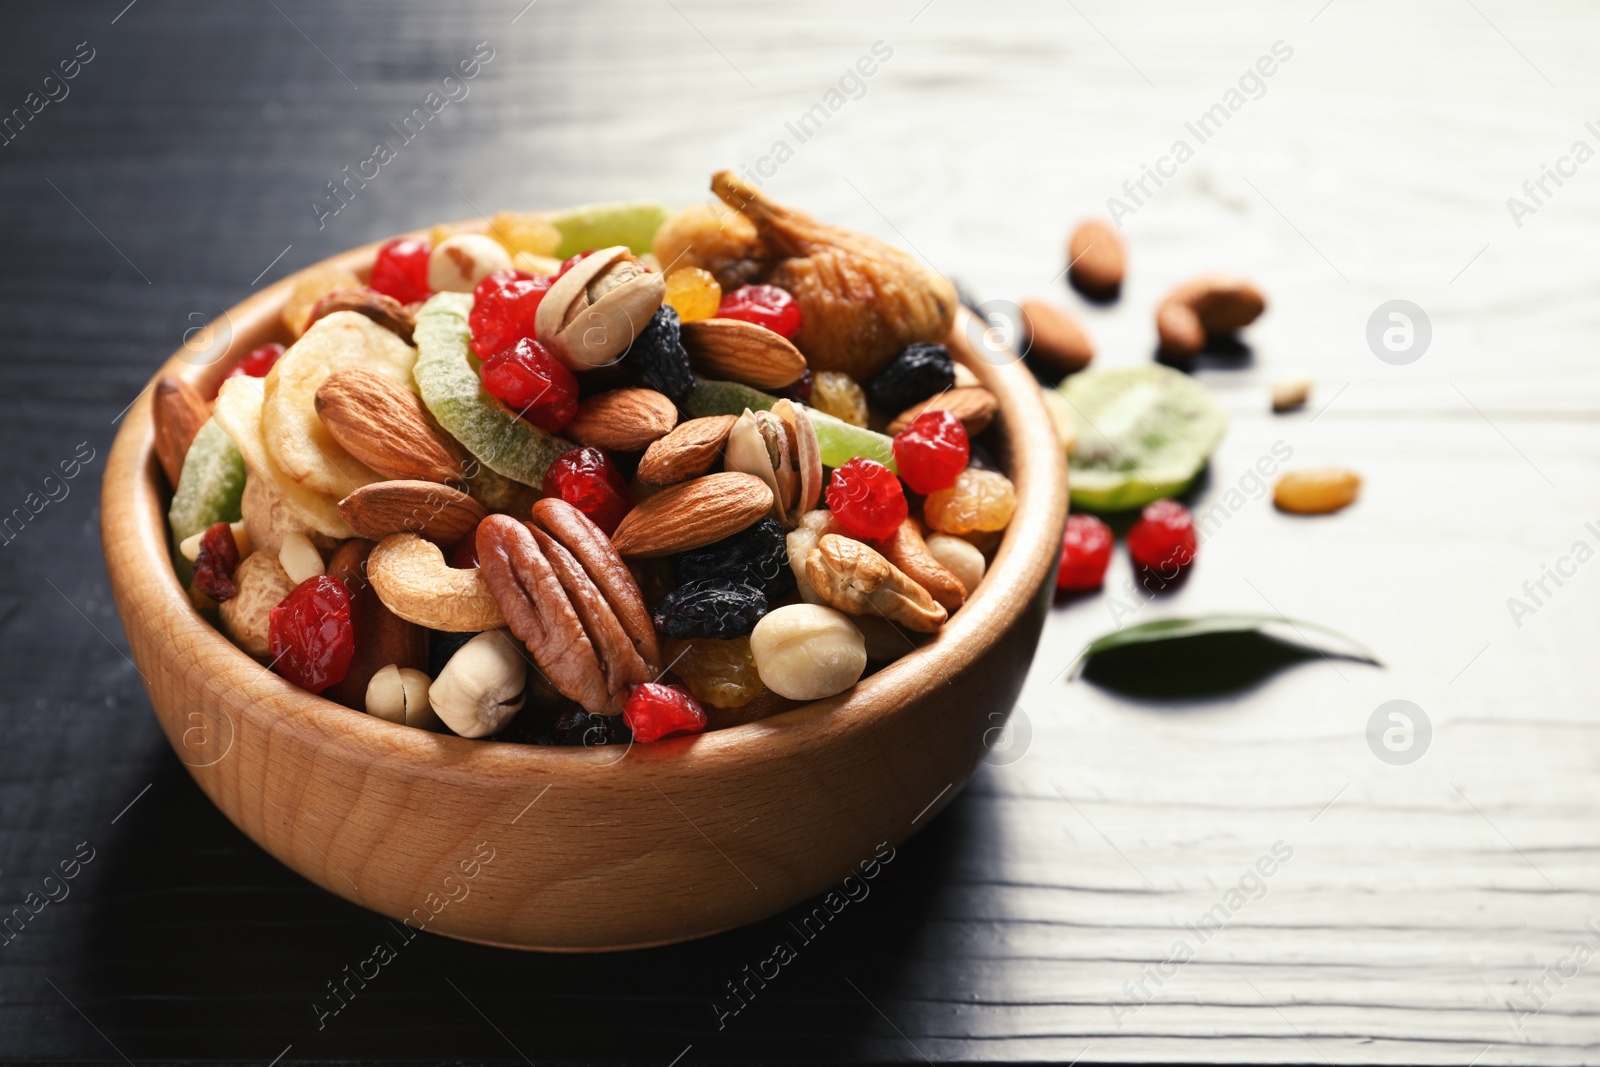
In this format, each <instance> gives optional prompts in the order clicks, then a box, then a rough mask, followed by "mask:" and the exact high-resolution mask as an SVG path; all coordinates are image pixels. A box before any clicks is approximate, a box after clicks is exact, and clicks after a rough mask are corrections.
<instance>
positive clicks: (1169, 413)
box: [1060, 364, 1228, 511]
mask: <svg viewBox="0 0 1600 1067" xmlns="http://www.w3.org/2000/svg"><path fill="white" fill-rule="evenodd" d="M1060 390H1061V395H1062V396H1063V397H1064V398H1065V399H1066V401H1067V403H1068V405H1069V406H1070V407H1071V408H1072V418H1073V421H1074V422H1075V423H1076V424H1077V429H1078V445H1077V448H1076V449H1075V450H1074V451H1073V453H1072V458H1071V461H1070V464H1069V470H1068V482H1069V486H1070V489H1071V495H1072V503H1073V504H1074V506H1076V507H1081V508H1087V509H1088V510H1091V511H1121V510H1124V509H1126V508H1136V507H1142V506H1144V505H1145V504H1148V503H1150V502H1151V501H1153V500H1160V499H1161V498H1162V497H1168V496H1174V495H1176V494H1178V493H1181V492H1183V491H1184V490H1185V489H1187V488H1188V487H1189V485H1190V483H1192V482H1193V481H1194V479H1195V475H1197V474H1199V473H1200V469H1201V468H1202V467H1204V466H1205V465H1206V461H1207V460H1208V459H1209V458H1210V457H1211V453H1212V451H1213V450H1214V449H1215V448H1216V447H1217V445H1218V444H1219V443H1220V442H1221V441H1222V437H1223V435H1224V434H1225V433H1227V431H1228V417H1227V415H1225V414H1224V413H1223V412H1222V409H1220V408H1219V407H1217V405H1216V402H1215V401H1214V400H1212V399H1211V394H1210V393H1209V392H1207V390H1206V388H1205V386H1203V385H1201V384H1200V383H1199V382H1197V381H1195V380H1194V379H1193V378H1191V377H1189V376H1188V375H1187V374H1182V373H1180V372H1178V371H1175V370H1172V369H1171V368H1169V367H1163V366H1161V365H1159V364H1150V365H1147V366H1142V367H1105V368H1091V369H1089V370H1085V371H1080V372H1079V373H1077V374H1074V375H1072V376H1071V377H1070V378H1068V379H1067V380H1066V381H1065V382H1063V383H1062V384H1061V387H1060Z"/></svg>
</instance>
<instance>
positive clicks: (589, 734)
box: [534, 708, 633, 748]
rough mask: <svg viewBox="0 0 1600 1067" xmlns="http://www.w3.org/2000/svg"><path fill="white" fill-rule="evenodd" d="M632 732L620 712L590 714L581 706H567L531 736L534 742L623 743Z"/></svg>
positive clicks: (589, 745) (543, 743)
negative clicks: (541, 731) (546, 728)
mask: <svg viewBox="0 0 1600 1067" xmlns="http://www.w3.org/2000/svg"><path fill="white" fill-rule="evenodd" d="M632 740H633V733H632V732H631V731H630V730H629V729H628V724H627V723H625V722H623V721H622V716H621V715H609V716H608V715H590V714H589V713H588V712H587V711H584V710H583V709H582V708H570V709H568V710H567V711H564V712H562V713H561V714H560V715H559V716H557V717H556V721H555V724H554V725H553V726H551V727H550V730H549V732H547V733H545V734H543V735H542V736H540V737H538V738H536V739H535V740H534V744H538V745H583V746H584V747H585V748H593V747H595V746H597V745H625V744H627V743H628V742H629V741H632Z"/></svg>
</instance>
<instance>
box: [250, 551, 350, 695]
mask: <svg viewBox="0 0 1600 1067" xmlns="http://www.w3.org/2000/svg"><path fill="white" fill-rule="evenodd" d="M267 635H268V638H267V639H268V645H269V648H270V649H271V652H272V662H273V666H274V667H275V668H276V669H277V672H278V673H279V674H281V675H283V676H284V677H285V678H287V679H288V680H289V681H291V682H293V683H294V684H295V685H298V686H299V687H300V688H301V689H304V690H306V691H307V692H308V693H320V692H322V691H323V690H324V689H326V688H328V686H330V685H333V684H334V683H335V682H339V681H343V680H344V675H345V672H346V671H348V670H349V669H350V657H351V656H353V655H354V654H355V650H356V641H355V633H354V631H353V630H352V629H351V627H350V591H349V590H348V589H346V588H345V586H344V583H343V582H341V581H339V579H337V578H330V577H329V576H328V575H326V574H318V575H316V576H315V577H312V578H307V579H306V580H305V581H303V582H301V583H300V584H299V585H297V586H295V587H294V591H293V592H292V593H290V594H289V595H288V596H286V597H284V598H283V601H282V602H281V603H280V604H279V605H278V606H277V607H275V608H273V609H272V617H271V621H270V622H269V624H268V630H267Z"/></svg>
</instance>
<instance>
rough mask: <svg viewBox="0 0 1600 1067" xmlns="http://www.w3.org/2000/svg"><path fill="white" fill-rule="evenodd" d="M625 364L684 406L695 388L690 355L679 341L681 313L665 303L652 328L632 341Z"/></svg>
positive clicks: (645, 330) (658, 390) (649, 384)
mask: <svg viewBox="0 0 1600 1067" xmlns="http://www.w3.org/2000/svg"><path fill="white" fill-rule="evenodd" d="M624 362H625V363H626V364H627V365H628V366H629V367H631V368H632V369H633V372H634V373H636V374H637V375H639V377H640V379H641V380H642V381H643V382H644V384H645V385H647V386H649V387H650V388H651V389H654V390H655V391H656V392H658V393H661V394H663V395H665V396H666V397H668V398H669V399H670V400H671V401H672V402H673V403H674V404H681V403H683V401H684V400H685V398H687V397H688V395H689V393H690V392H691V391H693V389H694V371H693V370H692V369H691V368H690V367H689V353H688V352H686V351H684V348H683V343H682V342H681V341H680V340H679V339H678V313H677V312H676V311H674V310H673V309H672V307H671V306H670V305H667V304H662V305H661V307H660V309H659V310H657V311H656V313H655V317H654V318H652V319H651V320H650V325H648V326H646V327H645V328H644V329H643V330H641V331H640V333H639V336H638V337H635V338H634V339H633V344H632V346H631V347H629V349H628V351H627V354H626V357H625V360H624Z"/></svg>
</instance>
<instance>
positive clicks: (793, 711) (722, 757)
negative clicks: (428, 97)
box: [101, 218, 1067, 781]
mask: <svg viewBox="0 0 1600 1067" xmlns="http://www.w3.org/2000/svg"><path fill="white" fill-rule="evenodd" d="M488 225H489V221H488V220H487V219H486V218H477V219H470V220H464V221H458V222H453V223H447V224H442V225H440V226H435V227H429V228H426V229H418V230H412V231H409V232H406V233H402V234H397V235H394V236H392V237H386V238H382V239H380V240H377V241H372V242H369V243H367V244H365V245H361V246H359V247H356V248H352V249H350V250H347V251H345V252H341V253H338V254H336V255H333V256H329V257H327V258H325V259H322V260H319V261H317V262H315V263H312V264H310V265H308V266H306V267H304V268H302V269H300V270H298V271H295V272H293V273H291V274H288V275H286V276H284V277H283V278H280V279H278V280H277V281H275V282H273V283H272V284H270V285H269V286H267V287H266V288H264V289H262V290H261V291H259V292H257V293H254V294H252V295H251V296H249V297H247V298H246V299H244V300H242V301H240V302H239V303H237V304H235V305H233V306H232V307H230V308H228V309H226V310H225V311H224V318H225V320H226V322H225V325H226V326H227V328H228V331H229V334H228V343H227V346H226V348H225V349H224V351H223V352H222V354H221V355H219V356H217V357H215V358H214V359H212V360H210V361H208V362H206V363H204V364H196V363H194V362H191V361H190V360H189V359H186V358H185V357H186V355H187V354H188V352H187V349H185V348H179V349H178V351H177V352H176V353H174V355H173V356H172V357H171V358H170V359H168V360H167V361H166V362H165V363H164V364H163V365H162V366H161V367H160V368H159V369H158V370H157V371H156V373H155V374H154V375H152V377H151V378H150V380H149V382H148V383H146V385H145V388H144V390H143V393H142V394H141V396H140V397H139V399H138V400H137V401H136V402H135V404H134V405H133V406H132V407H131V408H130V409H129V411H128V413H127V414H126V415H125V416H124V420H123V425H122V427H121V429H120V430H119V432H118V434H117V437H116V440H115V441H114V443H113V445H112V450H111V455H110V457H109V458H108V461H107V465H106V470H105V474H104V475H103V478H102V486H101V504H102V506H101V525H102V534H103V538H104V543H105V555H106V563H107V568H108V570H109V571H110V572H111V576H112V579H113V585H114V586H115V587H117V588H118V590H119V592H120V591H121V588H122V587H123V586H124V585H127V586H129V587H130V589H131V592H130V593H129V598H130V602H128V603H124V601H123V597H121V596H119V597H118V602H119V609H120V610H121V611H122V613H123V615H124V620H123V621H124V625H126V626H138V625H147V624H148V620H149V619H151V618H158V619H160V620H161V626H162V629H163V631H164V636H165V637H166V638H167V640H166V641H164V642H163V644H164V646H165V648H166V649H167V650H168V652H167V653H165V654H163V658H165V657H168V656H174V655H176V656H183V657H186V658H189V659H192V660H194V661H195V665H196V666H200V667H202V668H203V669H205V670H206V672H207V673H208V674H211V675H213V676H216V677H218V678H219V680H221V681H224V682H226V683H228V687H229V688H233V687H237V688H239V689H241V690H242V691H243V696H244V697H245V698H246V703H247V707H248V709H249V713H250V714H259V713H261V709H270V710H268V711H267V712H266V714H269V715H271V721H270V722H269V723H264V724H263V725H266V726H268V728H269V729H270V730H271V731H272V732H273V733H277V732H279V731H283V730H291V731H295V732H297V733H305V734H307V735H315V736H316V737H317V738H321V739H328V738H330V737H342V738H344V739H346V740H348V741H349V742H351V743H353V744H356V745H359V746H362V747H365V748H367V749H369V750H370V751H369V753H368V754H369V755H370V756H375V757H382V758H386V759H410V760H415V761H417V769H418V770H419V771H421V770H424V769H426V770H427V771H428V772H429V773H431V774H439V773H441V772H443V773H445V774H447V775H448V774H453V773H460V774H463V775H465V776H466V778H467V779H471V778H475V777H476V776H477V775H479V774H481V773H483V772H484V771H485V770H497V771H503V772H509V773H511V774H514V775H516V776H518V777H521V776H523V775H529V776H538V775H541V774H551V773H554V772H560V773H562V774H564V775H566V776H568V777H569V779H570V778H572V777H573V776H578V777H581V778H592V779H593V780H596V781H606V780H608V779H607V777H605V771H606V769H608V768H609V767H610V766H612V765H613V764H615V763H619V762H622V760H624V759H631V760H632V761H633V762H635V763H636V764H641V765H643V767H644V768H645V769H644V770H642V771H639V772H638V773H640V774H642V775H643V776H644V777H645V778H647V779H655V778H660V777H661V776H662V775H667V774H677V773H681V772H683V771H694V772H695V773H710V772H711V771H712V770H713V769H714V768H715V767H716V766H717V765H719V764H722V763H724V762H726V761H739V762H742V761H746V760H748V759H750V758H753V757H758V758H765V759H784V758H792V757H794V756H796V755H797V754H800V753H802V752H806V751H808V750H812V749H814V748H817V747H820V746H825V745H827V744H829V743H831V742H832V741H833V740H834V739H835V738H837V737H838V736H840V735H842V734H845V733H849V732H851V730H852V729H853V728H857V727H864V726H866V725H867V724H868V723H870V722H871V721H873V720H876V719H878V718H880V717H884V716H892V715H894V714H896V713H898V712H900V711H901V710H902V709H904V708H906V707H909V706H911V705H912V704H913V703H914V701H915V698H916V697H918V696H923V695H926V694H928V693H930V692H931V691H932V690H933V689H935V688H937V687H938V686H939V685H941V684H944V683H945V682H946V681H947V680H948V679H950V678H951V677H953V676H954V675H956V674H958V673H959V672H961V671H963V670H964V669H966V668H967V667H969V666H970V665H971V664H972V663H973V662H974V661H976V660H977V659H978V658H979V657H980V656H982V655H983V654H984V653H985V652H986V651H988V650H989V649H990V648H991V647H992V646H993V645H994V644H995V643H996V642H997V641H999V640H1001V639H1003V638H1004V636H1005V634H1006V633H1007V631H1008V627H1009V624H1010V622H1011V621H1012V620H1013V619H1014V618H1015V617H1016V616H1017V615H1018V614H1020V613H1021V612H1023V611H1024V610H1025V608H1026V606H1027V604H1028V603H1029V602H1030V601H1031V600H1032V599H1033V598H1034V596H1035V595H1036V594H1037V593H1038V591H1039V588H1040V586H1041V585H1042V583H1043V582H1044V580H1045V578H1046V577H1047V576H1048V574H1049V573H1050V571H1051V569H1052V568H1053V566H1054V565H1055V562H1056V559H1057V558H1058V556H1059V549H1058V546H1059V544H1060V537H1061V529H1062V525H1063V523H1064V522H1065V517H1066V512H1067V478H1066V475H1067V471H1066V461H1065V454H1064V452H1063V450H1062V449H1061V447H1060V445H1059V444H1058V443H1057V442H1056V439H1055V434H1054V431H1053V429H1052V424H1051V422H1050V420H1049V415H1048V412H1047V410H1046V408H1045V406H1044V402H1043V400H1042V398H1041V396H1040V390H1039V386H1038V383H1037V381H1036V380H1035V379H1034V378H1033V375H1032V373H1031V372H1030V371H1029V370H1028V369H1027V368H1026V367H1025V366H1024V365H1023V363H1022V361H1021V359H1020V358H1019V357H1016V356H1015V355H1014V353H1008V356H1009V357H1010V358H1008V359H1005V360H1002V361H1000V362H997V363H991V362H989V361H987V360H985V359H983V358H981V357H979V356H978V355H976V354H975V353H974V351H973V349H972V346H971V345H970V344H969V343H968V341H967V334H968V332H969V330H970V328H971V327H972V326H973V324H975V323H977V321H978V320H977V319H976V318H975V317H974V316H972V314H971V313H970V312H969V311H968V310H967V309H966V308H965V307H958V309H957V317H956V323H955V327H954V329H953V331H952V336H951V338H950V340H949V342H948V343H949V345H950V348H951V350H952V353H953V354H954V355H955V356H956V358H957V359H958V360H959V361H960V362H961V363H963V364H964V365H966V366H967V367H968V368H969V369H970V370H971V371H972V372H973V373H974V374H975V375H976V376H977V378H978V380H979V382H980V383H981V384H982V385H984V386H985V387H986V388H988V389H989V390H990V392H991V393H993V394H994V395H995V397H996V399H997V401H998V403H999V412H998V415H999V425H1000V427H1001V433H1002V436H1003V442H1004V450H1005V451H1006V452H1007V453H1009V457H1010V467H1011V469H1010V471H1009V472H1008V473H1009V475H1010V477H1011V478H1012V481H1013V483H1014V485H1015V488H1016V494H1017V508H1016V511H1015V513H1014V515H1013V517H1012V521H1011V524H1010V525H1009V527H1008V528H1007V529H1006V531H1005V533H1004V536H1003V538H1002V540H1001V543H1000V545H999V547H998V549H997V550H996V553H995V556H994V558H993V559H992V560H991V561H990V563H989V565H988V567H987V568H986V570H985V572H984V577H983V580H982V582H980V584H979V586H978V589H977V590H976V591H975V592H974V593H973V594H972V596H971V597H969V598H968V600H967V602H966V604H964V605H963V606H962V608H961V609H960V610H958V611H957V612H956V613H955V615H954V616H953V617H952V618H951V620H950V621H949V622H947V623H946V624H945V626H944V627H942V628H941V629H940V631H939V632H938V633H937V634H935V635H933V637H932V639H930V640H928V641H927V642H926V643H924V644H923V645H921V646H919V647H916V648H914V649H912V650H911V651H910V652H908V653H907V654H906V655H903V656H901V657H900V658H899V659H897V660H895V661H894V662H892V663H890V664H888V665H886V666H884V667H882V668H880V669H879V670H878V671H876V672H874V673H873V674H871V675H869V676H867V677H865V678H863V679H861V680H860V681H859V682H857V683H856V684H855V685H854V686H852V687H851V688H850V689H848V690H846V691H845V692H844V693H841V694H839V695H837V696H834V697H830V698H826V699H824V700H818V701H811V702H808V703H804V704H801V705H799V706H797V707H794V708H790V709H788V710H786V711H782V712H779V713H777V714H774V715H772V716H769V717H767V718H764V719H760V720H757V721H755V722H750V723H744V724H740V725H737V726H730V727H725V728H723V729H720V730H712V731H707V732H705V733H701V734H695V735H691V736H687V737H682V738H673V739H668V740H665V741H659V742H655V743H652V744H648V745H633V744H629V745H627V746H614V745H606V746H596V747H585V746H545V745H532V744H524V743H518V742H509V741H485V740H482V739H471V738H464V737H457V736H455V735H453V734H443V733H434V732H431V731H426V730H418V729H415V728H413V727H407V726H404V725H402V724H398V723H391V722H387V721H385V720H382V719H378V718H376V717H373V716H370V715H367V714H365V713H364V712H362V711H360V710H358V709H353V708H348V707H345V706H344V705H342V704H337V703H335V702H333V701H331V700H328V699H326V698H324V697H322V696H320V695H317V694H312V693H308V692H306V691H305V690H302V689H300V688H299V687H297V686H295V685H293V684H292V683H290V682H288V681H286V680H285V679H283V678H281V677H279V676H278V675H276V674H273V673H272V672H271V671H270V670H268V669H266V668H265V667H263V665H262V664H261V663H260V662H259V661H257V660H255V659H254V658H252V657H251V656H249V655H248V654H247V653H246V652H245V651H244V650H243V649H241V648H239V647H238V646H237V645H235V644H234V643H233V642H232V640H230V639H229V638H228V637H227V635H226V634H224V633H223V632H222V631H221V630H220V629H218V628H216V627H214V626H212V624H211V623H210V622H209V621H207V620H206V619H205V617H204V616H202V615H201V614H200V613H199V612H198V611H197V610H196V609H195V608H194V606H193V604H192V603H191V602H190V601H189V598H188V596H187V594H186V593H185V591H184V589H183V587H182V586H181V585H180V584H179V583H178V579H177V574H176V572H175V570H174V568H173V566H172V562H171V555H170V548H169V545H170V534H169V532H168V528H167V524H166V504H165V500H166V499H168V498H170V493H169V492H168V490H167V489H166V488H165V479H164V477H163V475H162V474H161V471H160V467H159V464H158V463H157V461H156V458H155V451H154V430H153V423H152V417H151V410H152V399H151V394H152V393H153V389H152V386H153V385H154V384H155V382H156V381H157V380H158V379H159V378H160V377H161V376H162V375H163V374H175V375H177V376H179V377H181V378H183V379H185V380H186V381H188V382H189V383H190V384H191V385H194V386H195V387H196V388H198V389H199V390H200V391H201V393H202V395H210V391H211V389H212V388H213V387H214V386H215V385H216V384H217V383H219V382H220V381H221V379H222V377H223V376H224V374H225V372H226V371H227V369H229V368H230V367H231V366H232V365H233V364H235V363H237V362H238V361H239V360H240V359H242V358H243V356H244V355H245V354H246V352H248V351H249V349H250V348H251V347H253V346H254V345H255V344H260V343H265V341H266V340H268V339H278V340H285V339H286V335H285V333H284V330H283V327H282V325H281V316H280V313H281V309H282V306H283V304H284V303H285V301H286V299H287V297H288V295H289V293H290V292H291V290H292V289H293V288H294V286H295V284H296V283H297V282H298V281H299V280H300V279H301V278H303V277H304V276H305V275H307V274H308V273H310V272H313V271H319V270H324V269H329V268H343V269H347V270H352V271H353V272H354V273H356V274H357V275H358V276H360V277H363V278H365V276H366V274H367V273H368V271H369V270H370V267H371V264H372V261H373V259H374V258H375V256H376V254H377V251H378V249H379V248H380V247H381V246H382V245H384V244H386V243H388V242H389V241H392V240H396V239H400V238H422V239H426V238H428V237H429V236H430V235H434V234H437V233H438V232H439V231H440V230H443V231H446V232H449V233H463V232H486V231H487V229H488ZM240 337H247V338H253V339H252V340H251V341H250V343H248V344H245V343H240V340H239V339H240ZM1041 431H1042V432H1041ZM114 536H115V537H117V538H120V539H131V540H132V542H133V544H132V545H131V547H128V546H123V545H120V544H119V545H118V546H115V547H114V546H113V537H114ZM127 566H139V567H142V568H146V569H149V570H152V571H154V572H155V573H156V574H158V575H160V580H159V581H156V582H153V583H144V584H141V585H140V586H139V587H138V588H137V589H132V585H133V583H127V582H121V581H118V578H119V575H121V574H122V573H123V570H124V568H125V567H127ZM146 670H148V668H146ZM247 676H249V677H247ZM146 685H147V688H148V687H150V683H149V681H148V680H146ZM216 703H218V704H220V705H222V706H223V710H224V712H225V713H226V714H227V715H228V716H229V718H230V720H231V716H232V712H231V711H229V710H228V708H227V705H228V703H229V702H228V701H225V700H220V699H219V700H217V701H216ZM232 725H233V729H234V732H235V735H237V730H238V725H237V724H232ZM619 749H620V751H621V754H620V755H617V754H616V753H617V752H618V750H619ZM652 768H653V770H652ZM611 780H614V779H611Z"/></svg>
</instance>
